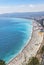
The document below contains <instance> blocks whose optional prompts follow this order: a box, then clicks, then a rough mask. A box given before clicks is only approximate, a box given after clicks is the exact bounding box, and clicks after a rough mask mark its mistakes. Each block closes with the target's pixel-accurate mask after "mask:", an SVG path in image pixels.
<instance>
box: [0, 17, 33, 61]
mask: <svg viewBox="0 0 44 65" xmlns="http://www.w3.org/2000/svg"><path fill="white" fill-rule="evenodd" d="M31 33H32V21H31V20H27V19H18V18H0V59H2V60H5V61H6V62H8V61H9V60H10V59H11V58H13V57H15V56H16V55H17V54H18V53H19V52H20V50H22V49H23V48H24V46H25V45H26V42H27V40H28V39H29V38H30V37H31Z"/></svg>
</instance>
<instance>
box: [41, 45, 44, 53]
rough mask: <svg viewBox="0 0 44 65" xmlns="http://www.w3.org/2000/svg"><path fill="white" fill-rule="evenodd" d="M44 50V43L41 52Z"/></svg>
mask: <svg viewBox="0 0 44 65" xmlns="http://www.w3.org/2000/svg"><path fill="white" fill-rule="evenodd" d="M43 52H44V45H43V47H42V48H41V53H43Z"/></svg>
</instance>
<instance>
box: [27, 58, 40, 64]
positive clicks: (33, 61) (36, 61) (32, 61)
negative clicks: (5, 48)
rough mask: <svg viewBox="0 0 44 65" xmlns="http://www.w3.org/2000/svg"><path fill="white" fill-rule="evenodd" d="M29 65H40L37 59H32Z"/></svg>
mask: <svg viewBox="0 0 44 65" xmlns="http://www.w3.org/2000/svg"><path fill="white" fill-rule="evenodd" d="M27 65H40V64H39V60H38V59H37V58H36V57H32V59H31V60H29V61H28V64H27Z"/></svg>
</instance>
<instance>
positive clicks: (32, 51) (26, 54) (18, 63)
mask: <svg viewBox="0 0 44 65" xmlns="http://www.w3.org/2000/svg"><path fill="white" fill-rule="evenodd" d="M39 31H40V27H39V24H38V23H37V22H36V21H33V31H32V36H31V39H30V41H28V44H27V45H26V47H25V48H24V49H23V50H22V51H21V53H19V54H18V55H17V56H16V57H15V58H13V59H12V60H11V61H10V62H9V63H8V64H7V65H25V63H27V61H28V60H29V58H30V57H33V56H35V55H36V53H37V51H38V49H39V48H40V46H41V42H42V40H43V35H39Z"/></svg>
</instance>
